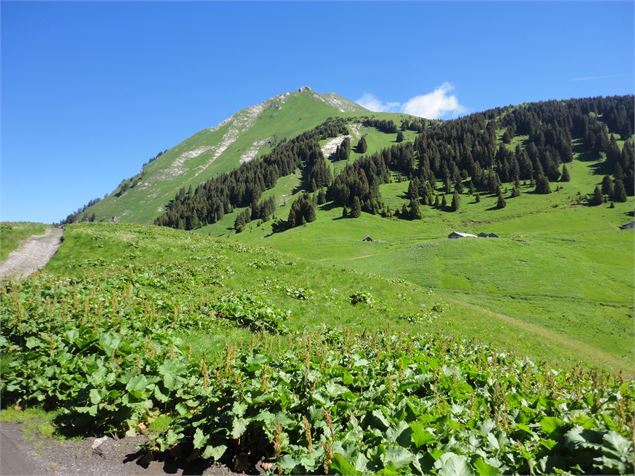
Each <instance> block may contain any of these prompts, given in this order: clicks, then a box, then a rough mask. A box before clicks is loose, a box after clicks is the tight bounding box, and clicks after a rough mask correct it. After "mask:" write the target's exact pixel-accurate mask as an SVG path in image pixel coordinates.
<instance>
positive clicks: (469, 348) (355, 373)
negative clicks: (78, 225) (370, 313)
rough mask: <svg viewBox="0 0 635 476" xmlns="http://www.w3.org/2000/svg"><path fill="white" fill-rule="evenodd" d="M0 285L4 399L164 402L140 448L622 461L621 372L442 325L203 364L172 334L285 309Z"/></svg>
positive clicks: (81, 411) (281, 462) (289, 467)
mask: <svg viewBox="0 0 635 476" xmlns="http://www.w3.org/2000/svg"><path fill="white" fill-rule="evenodd" d="M113 279H114V278H113ZM0 290H1V292H0V324H1V325H2V329H3V336H2V337H1V338H0V348H1V350H2V353H3V355H4V356H5V357H6V358H8V359H9V362H8V364H7V365H6V371H5V372H3V380H2V388H1V390H2V393H3V403H4V404H11V403H15V402H19V403H20V404H23V405H25V404H26V405H28V404H39V405H43V406H45V407H46V408H56V409H58V410H59V411H60V413H61V421H60V423H61V424H62V426H63V428H64V429H66V430H68V431H72V432H74V433H79V434H103V433H105V432H106V433H108V432H110V433H117V434H123V433H125V432H135V431H138V429H140V428H143V427H144V425H145V424H147V423H149V422H151V421H152V420H153V419H155V418H157V417H159V416H161V415H170V416H172V417H173V420H172V421H171V423H170V425H169V427H168V428H167V430H166V431H164V432H163V433H162V434H160V435H159V436H158V437H156V439H155V440H154V442H153V443H152V445H153V446H152V449H154V450H155V451H173V452H175V453H176V452H180V453H181V454H183V455H184V456H188V457H202V458H206V459H210V460H216V461H220V462H223V463H226V464H228V465H230V466H231V467H233V468H235V469H238V470H251V469H253V468H254V467H255V466H256V465H257V464H258V463H259V462H260V463H261V464H260V466H261V467H263V468H266V469H267V470H268V471H278V472H285V473H321V472H332V473H347V474H355V473H359V472H382V473H385V474H397V473H413V472H414V473H439V474H468V473H474V472H476V473H479V474H496V473H515V472H517V473H553V472H561V471H570V472H586V473H628V472H632V471H633V454H634V451H633V443H632V430H633V412H634V410H635V408H634V403H633V399H634V393H635V385H634V383H633V382H632V381H623V380H622V379H621V378H619V377H614V376H610V375H607V374H603V373H599V372H594V371H585V370H582V369H579V368H577V369H574V370H572V371H566V372H557V371H554V370H549V369H547V368H545V367H544V366H542V365H538V364H535V363H533V362H531V361H529V360H526V359H517V358H513V357H511V356H508V355H505V354H497V353H495V352H493V351H492V350H491V349H490V348H488V347H483V346H478V345H474V344H471V343H465V342H457V341H454V340H451V339H441V338H437V337H429V336H420V337H417V338H412V337H405V336H394V335H388V334H385V335H384V334H379V335H366V334H363V335H352V334H351V335H348V334H342V333H337V332H331V331H323V332H321V333H313V334H297V335H295V336H294V337H295V338H294V340H293V341H290V343H289V344H288V345H286V346H285V347H284V348H283V350H279V349H278V350H276V349H274V348H271V343H272V340H271V339H266V340H265V339H258V340H255V341H254V342H252V343H251V344H250V345H249V346H248V348H247V347H246V348H240V349H237V348H235V347H228V348H227V352H226V356H225V359H224V361H223V362H221V363H217V364H212V363H211V362H206V361H194V359H192V358H191V357H190V356H189V352H188V351H187V350H186V347H185V345H184V343H183V342H182V340H181V339H179V338H178V336H177V334H178V332H179V331H183V330H187V329H192V328H194V329H203V330H209V331H212V330H215V331H216V332H218V331H221V330H222V329H223V326H228V325H246V326H247V327H249V328H251V329H260V330H272V331H275V330H277V325H275V324H271V323H267V322H268V320H270V318H271V316H272V315H273V316H274V318H273V320H272V321H271V322H278V319H279V318H281V316H283V315H284V314H283V313H280V312H279V311H276V310H273V309H271V308H269V307H267V306H266V305H265V304H264V303H263V302H260V301H258V300H249V299H247V298H242V297H236V298H232V297H231V296H229V297H227V298H226V300H224V301H223V300H220V301H219V302H218V303H207V302H202V303H201V304H200V305H197V306H193V307H191V308H188V309H183V308H181V307H178V306H175V305H174V304H170V303H169V302H158V301H156V302H155V301H152V300H148V299H146V298H144V296H143V294H142V293H141V291H139V290H138V289H137V288H133V287H128V285H127V283H126V282H125V281H122V282H115V281H113V282H110V281H107V282H102V283H100V284H99V285H97V284H96V283H92V282H89V281H85V282H72V281H69V280H59V279H58V280H55V279H52V278H47V277H41V278H37V279H30V280H27V281H26V282H25V283H22V284H15V283H14V284H11V283H10V284H6V285H3V287H2V288H1V289H0ZM263 306H264V307H263ZM210 310H213V312H210ZM272 313H273V314H272ZM245 316H249V317H245ZM260 318H262V319H263V320H264V321H265V323H264V324H262V325H259V324H257V321H258V319H260ZM254 322H255V324H254ZM257 335H261V334H257ZM289 338H290V337H285V339H289ZM279 342H280V343H281V344H282V342H281V341H279ZM3 360H4V359H3ZM177 450H178V451H177Z"/></svg>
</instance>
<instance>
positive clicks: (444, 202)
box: [441, 193, 448, 210]
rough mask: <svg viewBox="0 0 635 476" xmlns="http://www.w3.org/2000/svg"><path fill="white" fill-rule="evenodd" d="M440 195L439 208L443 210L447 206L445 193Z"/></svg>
mask: <svg viewBox="0 0 635 476" xmlns="http://www.w3.org/2000/svg"><path fill="white" fill-rule="evenodd" d="M441 196H442V197H443V198H441V208H442V209H444V210H445V209H446V208H447V206H448V201H447V200H446V199H445V193H444V194H443V195H441Z"/></svg>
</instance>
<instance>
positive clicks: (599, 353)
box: [447, 298, 630, 373]
mask: <svg viewBox="0 0 635 476" xmlns="http://www.w3.org/2000/svg"><path fill="white" fill-rule="evenodd" d="M447 299H448V300H450V301H454V302H455V303H456V304H459V305H461V306H464V307H466V308H469V309H473V310H475V311H478V312H479V313H482V314H487V315H489V316H492V317H495V318H496V319H498V320H500V321H503V322H505V323H507V324H509V325H511V326H514V327H517V328H520V329H523V330H525V331H528V332H531V333H532V334H536V335H539V336H541V337H544V338H545V339H549V340H551V341H553V342H555V343H557V344H559V345H561V346H563V347H568V348H570V349H574V350H575V351H576V352H579V353H582V354H585V355H587V356H588V357H594V359H595V360H597V361H602V362H605V363H607V364H610V365H611V366H613V367H615V368H617V369H623V368H624V365H625V362H624V361H623V360H621V359H619V358H617V357H615V356H613V355H611V354H609V353H608V352H604V351H603V350H602V349H598V348H597V347H593V346H592V345H589V344H587V343H585V342H582V341H579V340H577V339H574V338H571V337H567V336H565V335H563V334H560V333H558V332H555V331H553V330H551V329H547V328H546V327H543V326H540V325H538V324H532V323H530V322H526V321H523V320H522V319H517V318H515V317H511V316H508V315H506V314H501V313H500V312H495V311H491V310H489V309H487V308H484V307H481V306H477V305H476V304H472V303H469V302H465V301H460V300H457V299H454V298H447ZM629 373H630V372H629Z"/></svg>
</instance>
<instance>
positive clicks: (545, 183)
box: [535, 175, 551, 194]
mask: <svg viewBox="0 0 635 476" xmlns="http://www.w3.org/2000/svg"><path fill="white" fill-rule="evenodd" d="M535 192H536V193H542V194H547V193H551V187H550V186H549V179H548V178H547V177H545V176H544V175H539V176H538V177H536V189H535Z"/></svg>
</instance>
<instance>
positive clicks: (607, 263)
mask: <svg viewBox="0 0 635 476" xmlns="http://www.w3.org/2000/svg"><path fill="white" fill-rule="evenodd" d="M393 136H394V135H392V134H382V133H380V132H377V131H375V133H374V134H373V136H372V137H373V139H372V141H369V145H372V148H371V147H369V153H371V152H374V151H377V150H380V149H381V148H383V147H387V146H390V144H391V142H392V141H393V140H394V137H393ZM368 137H371V135H370V134H369V136H368ZM382 139H383V140H382ZM516 139H518V138H516ZM518 140H522V137H521V138H520V139H518ZM512 145H513V143H512ZM582 158H583V157H581V156H579V155H578V156H576V158H575V160H574V161H573V162H572V163H570V164H567V167H568V169H569V172H570V175H571V181H570V182H564V183H561V182H556V183H552V184H551V188H552V193H551V194H548V195H539V194H535V193H533V187H532V186H531V185H530V184H528V183H526V182H525V183H523V184H522V185H521V191H522V193H521V195H520V196H519V197H516V198H509V196H510V192H511V188H512V184H503V186H502V190H503V193H504V196H505V198H506V201H507V206H506V208H504V209H496V207H495V205H496V197H495V196H493V195H481V197H480V202H478V203H477V202H476V200H475V197H474V196H472V195H469V194H468V193H467V192H466V193H463V194H462V195H461V206H460V208H459V210H458V211H456V212H449V211H444V210H440V209H435V208H433V207H429V206H422V207H421V210H422V214H423V219H422V220H416V221H407V220H401V219H397V218H382V217H379V216H374V215H369V214H366V213H363V214H362V216H361V217H360V218H358V219H350V218H342V216H341V215H342V209H341V208H331V207H330V205H329V204H328V203H327V204H326V205H324V206H322V207H320V209H319V210H318V214H317V219H316V221H315V222H312V223H310V224H307V225H305V226H302V227H299V228H294V229H291V230H286V231H284V232H281V233H272V231H271V221H270V222H267V223H259V222H258V223H253V222H252V223H250V224H249V225H248V226H247V227H246V229H245V230H244V231H243V232H241V233H238V234H236V233H235V232H234V230H233V221H234V219H235V216H236V213H238V212H239V211H240V210H236V211H235V212H234V213H231V214H228V215H226V216H225V217H224V219H223V220H221V221H220V222H218V223H215V224H213V225H208V226H206V227H203V228H202V229H200V230H197V233H204V234H209V235H211V236H225V237H227V238H231V239H235V240H237V241H240V242H242V243H249V244H257V245H261V246H266V247H268V248H273V249H277V250H280V251H284V252H286V253H289V254H291V255H294V256H297V257H302V258H304V259H306V260H310V261H312V262H313V263H319V264H321V265H334V266H342V267H345V268H347V269H350V270H355V271H359V272H363V273H371V274H372V275H375V276H382V277H386V278H392V279H404V280H407V281H408V282H409V283H412V284H413V285H416V286H421V287H422V288H424V289H432V290H434V292H435V294H436V295H439V296H442V297H443V298H445V299H446V300H447V301H448V302H452V303H454V305H455V306H461V309H462V310H464V311H465V312H466V313H467V314H469V315H471V316H473V318H474V319H476V320H477V321H478V323H476V322H474V323H471V322H470V323H461V324H460V325H457V326H454V325H451V324H450V325H448V324H447V323H446V325H445V330H446V331H448V332H458V333H460V334H467V335H475V336H479V337H484V338H485V339H486V340H488V341H490V342H494V341H496V342H498V343H499V344H503V345H505V344H506V347H507V348H511V349H519V350H522V351H529V352H530V353H531V355H533V356H539V357H541V358H544V359H547V360H549V359H551V358H553V357H554V354H553V352H555V354H556V355H557V357H556V360H561V359H562V360H568V361H573V360H575V358H576V357H577V358H583V356H584V355H589V354H593V353H594V352H595V351H597V352H598V354H597V355H596V356H595V357H593V358H592V359H591V360H594V361H604V362H605V363H606V365H608V366H609V367H612V368H614V369H623V370H630V369H629V367H632V366H630V364H629V362H632V358H633V352H632V348H633V339H634V332H633V329H634V328H633V278H634V275H633V260H634V256H633V235H632V230H620V229H619V226H620V225H622V224H624V223H627V222H628V221H630V220H632V217H631V216H630V215H629V214H631V213H632V211H633V207H634V204H635V201H634V200H633V198H629V199H628V201H627V202H626V203H616V204H615V205H614V208H611V207H609V204H608V203H607V204H605V205H601V206H597V207H588V206H586V205H584V204H583V201H584V197H585V196H586V194H588V193H590V192H591V191H592V190H593V188H594V187H595V186H596V185H597V184H599V183H600V181H601V179H602V176H601V175H597V174H595V170H596V168H597V165H598V163H597V162H592V161H585V160H581V159H582ZM350 160H353V159H350ZM335 166H336V167H337V166H338V164H337V163H336V164H335ZM340 168H341V167H340ZM299 184H300V176H299V174H296V175H295V176H289V177H285V178H284V179H282V180H280V181H279V182H278V184H277V185H276V187H275V188H274V189H272V190H269V191H267V192H266V193H265V196H269V195H275V196H276V198H277V201H278V204H279V208H278V209H277V211H276V216H277V217H278V218H282V219H285V218H286V215H287V214H288V211H289V208H290V204H291V203H292V201H293V198H294V196H295V195H294V192H295V194H296V195H297V194H299V193H301V192H300V190H299ZM441 186H442V185H441V183H438V184H437V193H439V192H440V190H441ZM407 189H408V181H407V180H405V179H403V178H401V177H399V176H398V175H396V174H395V175H394V176H393V178H392V182H391V183H388V184H384V185H382V186H381V193H382V197H383V199H384V202H385V203H386V204H387V205H388V206H389V207H391V209H392V210H397V209H399V208H400V207H401V205H402V204H403V203H405V202H406V200H407V199H406V197H405V193H406V192H407ZM447 200H448V203H449V202H450V201H451V195H448V196H447ZM452 231H461V232H467V233H474V234H477V233H480V232H487V233H495V234H497V235H498V236H499V238H491V239H459V240H451V239H448V238H447V236H448V234H449V233H451V232H452ZM366 236H370V237H371V238H372V239H373V241H371V242H365V241H362V239H363V238H364V237H366ZM464 319H467V318H464ZM468 320H469V319H468ZM459 322H461V320H459ZM466 328H470V329H471V330H469V331H468V330H466ZM520 329H522V332H523V333H526V334H529V335H531V336H532V340H537V341H541V343H540V344H535V343H532V344H528V343H527V341H526V340H525V338H523V339H518V336H517V335H516V334H515V333H516V332H519V331H520ZM543 341H546V342H548V343H549V344H545V343H544V342H543ZM547 346H550V347H551V348H549V349H547ZM555 349H557V350H555ZM565 354H568V355H569V357H566V356H565ZM574 356H576V357H574ZM609 356H610V357H609ZM609 362H610V363H609Z"/></svg>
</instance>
